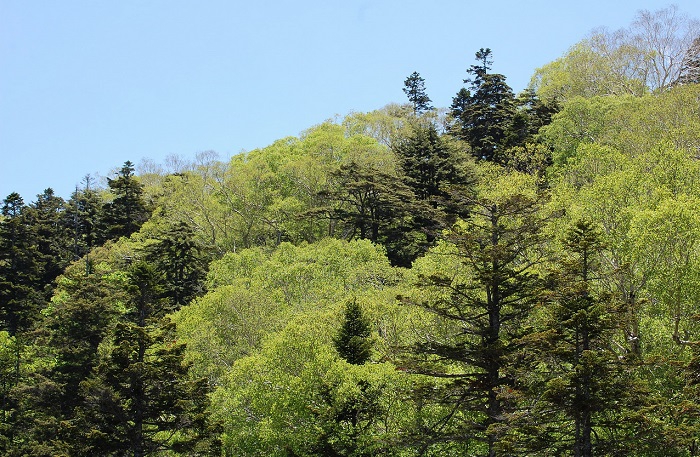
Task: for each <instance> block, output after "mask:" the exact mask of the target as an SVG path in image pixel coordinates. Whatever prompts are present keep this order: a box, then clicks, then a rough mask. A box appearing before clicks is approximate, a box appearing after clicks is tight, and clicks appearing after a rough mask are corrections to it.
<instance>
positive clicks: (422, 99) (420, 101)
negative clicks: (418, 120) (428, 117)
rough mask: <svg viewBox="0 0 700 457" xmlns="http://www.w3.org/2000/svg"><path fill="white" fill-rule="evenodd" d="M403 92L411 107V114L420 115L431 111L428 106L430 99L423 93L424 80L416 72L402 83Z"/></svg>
mask: <svg viewBox="0 0 700 457" xmlns="http://www.w3.org/2000/svg"><path fill="white" fill-rule="evenodd" d="M403 85H404V88H403V92H404V93H405V94H406V96H407V97H408V101H409V102H411V105H413V114H420V113H422V112H424V111H430V110H431V109H433V107H432V106H430V102H431V100H430V98H429V97H428V95H427V94H426V93H425V80H424V79H423V78H421V76H420V75H419V74H418V72H416V71H414V72H413V73H411V75H410V76H409V77H408V78H406V80H405V81H404V82H403Z"/></svg>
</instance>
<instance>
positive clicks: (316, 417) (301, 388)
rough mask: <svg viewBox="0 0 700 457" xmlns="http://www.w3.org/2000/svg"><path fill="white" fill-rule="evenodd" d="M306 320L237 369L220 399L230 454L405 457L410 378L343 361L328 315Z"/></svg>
mask: <svg viewBox="0 0 700 457" xmlns="http://www.w3.org/2000/svg"><path fill="white" fill-rule="evenodd" d="M310 317H311V316H308V315H307V316H303V317H300V318H298V319H295V321H293V322H290V324H289V325H288V326H287V327H286V328H285V329H284V330H283V331H282V332H280V333H278V334H276V335H275V336H274V337H273V338H271V339H269V340H268V341H267V342H266V344H265V345H264V347H263V348H262V351H261V352H260V353H259V354H257V355H254V356H250V357H247V358H244V359H241V360H239V361H237V362H236V363H235V364H234V366H233V367H232V369H231V370H230V371H229V374H228V376H227V377H226V379H224V380H223V381H222V387H221V388H220V389H218V390H217V392H216V393H215V394H214V399H213V401H214V410H215V411H217V416H219V417H221V419H222V420H223V421H224V435H223V444H224V451H225V452H226V453H228V454H230V455H247V456H280V457H281V456H288V455H298V456H309V457H310V456H315V455H324V456H358V457H359V456H377V455H386V456H395V455H402V454H401V452H400V449H401V447H400V443H399V442H398V431H399V430H400V429H401V425H402V423H403V422H404V421H405V420H406V419H407V418H409V417H410V409H409V408H408V405H405V404H404V403H403V402H401V401H400V395H401V391H402V390H403V388H404V381H405V380H404V376H403V374H402V373H400V372H396V371H395V369H394V367H393V366H391V365H389V364H385V363H384V364H365V365H351V364H348V363H347V362H345V361H343V360H339V359H338V358H337V356H336V355H335V351H334V350H333V348H332V346H331V342H330V341H329V338H328V330H329V327H328V322H327V318H328V315H326V314H320V313H316V314H315V315H314V316H313V318H310Z"/></svg>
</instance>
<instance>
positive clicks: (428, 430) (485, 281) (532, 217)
mask: <svg viewBox="0 0 700 457" xmlns="http://www.w3.org/2000/svg"><path fill="white" fill-rule="evenodd" d="M465 200H467V201H469V204H470V217H469V218H468V219H467V220H466V221H463V222H460V223H458V224H456V225H455V227H454V228H453V229H452V230H451V231H450V232H449V233H447V234H446V235H445V237H446V239H447V241H449V242H450V243H451V245H452V246H454V251H452V254H448V255H451V256H454V257H452V258H453V259H454V261H455V268H456V271H455V270H452V271H449V272H444V273H442V274H432V275H430V276H427V277H422V278H421V280H420V282H419V286H420V287H421V288H423V289H426V290H428V291H433V292H435V293H434V294H429V295H430V296H433V297H435V298H433V299H419V300H414V299H410V298H406V297H404V298H403V299H402V301H403V302H405V303H407V304H413V305H416V306H420V307H422V308H424V309H426V310H427V311H429V312H430V313H432V314H433V315H435V316H437V319H438V322H439V323H436V327H440V328H444V329H446V330H444V331H445V332H447V333H446V334H440V335H437V336H432V335H427V336H426V337H425V338H423V339H421V340H418V341H417V342H416V343H415V344H414V345H413V346H411V347H409V348H407V352H406V359H405V360H403V361H402V363H403V364H404V366H405V367H406V370H408V371H411V372H414V373H419V374H423V375H427V376H429V377H434V378H435V379H442V380H443V382H442V383H441V384H439V387H437V386H432V387H430V388H428V389H425V390H421V389H417V390H416V396H417V399H416V401H417V402H418V403H419V404H420V405H423V406H422V407H429V406H430V407H431V409H433V410H434V411H438V410H439V408H443V409H442V411H443V414H441V415H439V416H438V417H436V418H435V419H434V420H433V421H432V424H419V429H418V430H416V435H415V436H414V437H413V438H414V439H415V440H416V441H417V442H418V443H421V446H422V448H424V449H427V448H429V447H430V446H433V445H435V444H439V443H442V444H444V443H450V445H453V446H455V447H456V448H458V449H460V451H459V452H466V451H467V450H469V451H470V453H474V452H475V451H474V450H475V449H481V451H476V452H477V453H482V454H483V455H488V456H491V457H493V456H495V455H497V454H498V449H499V447H498V446H499V442H500V439H501V437H502V430H501V427H502V425H503V422H504V419H505V417H506V414H507V412H508V411H510V410H511V409H512V408H513V407H514V406H515V405H513V404H512V403H513V402H512V401H511V399H509V398H508V396H507V395H503V394H504V393H507V392H509V391H510V390H511V389H512V388H513V386H514V384H515V380H514V379H513V377H512V376H511V374H510V371H509V370H508V369H506V368H507V367H508V364H509V361H511V360H513V359H517V354H518V353H519V351H521V350H522V347H521V346H520V344H519V340H520V339H521V338H523V337H524V336H525V335H526V334H527V333H528V328H527V327H526V326H524V325H523V324H524V322H525V320H526V318H527V317H528V316H529V313H530V312H531V311H532V309H533V307H534V306H535V304H536V303H537V302H538V300H539V295H540V291H541V280H540V279H539V278H538V276H537V275H535V274H534V273H533V271H532V269H531V267H532V266H533V265H536V264H538V263H539V262H541V261H542V256H541V253H540V250H541V246H542V236H541V232H540V230H541V227H542V225H543V219H542V216H540V215H539V209H540V208H541V205H542V204H543V202H544V199H543V197H542V196H528V195H525V194H523V193H520V192H519V191H515V190H514V191H512V193H509V194H508V195H504V196H499V197H495V198H492V197H488V196H480V195H478V194H477V195H476V196H475V197H465ZM436 408H437V409H436Z"/></svg>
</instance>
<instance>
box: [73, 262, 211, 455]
mask: <svg viewBox="0 0 700 457" xmlns="http://www.w3.org/2000/svg"><path fill="white" fill-rule="evenodd" d="M129 277H130V281H131V284H132V286H131V290H130V293H131V297H132V298H131V303H130V304H131V309H130V310H129V311H128V313H127V314H126V316H125V317H126V319H125V320H123V321H121V322H118V323H117V325H116V328H115V330H114V332H113V334H112V336H111V337H110V342H111V344H110V348H109V351H108V353H107V354H106V355H105V357H104V358H103V359H102V360H101V362H100V363H99V364H98V365H97V366H96V368H95V370H94V372H93V374H92V376H91V377H90V378H89V379H87V380H86V381H84V382H83V383H82V384H81V392H82V395H83V397H84V399H85V400H84V401H85V403H84V406H82V407H81V408H79V415H78V418H77V420H78V423H79V424H83V425H82V429H83V433H82V437H81V439H80V441H81V443H82V444H81V446H82V450H81V451H80V452H79V453H78V454H77V455H86V456H87V455H133V456H148V455H158V454H160V453H162V452H165V451H170V452H172V453H175V454H176V455H192V456H196V455H218V454H217V448H218V439H217V438H216V437H215V436H214V433H215V429H214V428H212V427H211V426H210V424H209V422H208V420H207V417H206V408H207V406H208V396H207V394H208V391H209V387H208V383H207V381H206V380H205V379H191V378H190V377H189V368H190V365H189V364H188V363H186V362H185V360H184V351H185V345H184V344H182V343H179V342H178V341H177V338H176V335H175V325H174V324H173V323H171V322H170V321H169V319H168V318H167V317H165V313H166V312H167V307H164V306H162V305H163V303H162V299H160V298H158V297H160V296H161V295H162V291H161V290H160V285H159V284H158V274H157V273H156V271H155V268H154V267H153V266H152V265H149V264H146V263H144V262H137V263H135V264H134V265H132V266H131V267H130V268H129Z"/></svg>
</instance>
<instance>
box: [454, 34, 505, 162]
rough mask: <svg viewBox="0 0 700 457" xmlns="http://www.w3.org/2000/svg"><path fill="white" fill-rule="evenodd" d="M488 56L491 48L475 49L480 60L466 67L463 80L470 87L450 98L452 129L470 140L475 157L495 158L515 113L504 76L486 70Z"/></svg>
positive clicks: (488, 66)
mask: <svg viewBox="0 0 700 457" xmlns="http://www.w3.org/2000/svg"><path fill="white" fill-rule="evenodd" d="M490 57H491V50H490V49H488V48H486V49H483V48H482V49H480V50H479V51H478V52H477V53H476V59H477V60H478V61H479V62H480V64H479V65H472V66H471V67H470V68H469V70H467V73H469V74H470V75H471V77H470V78H467V79H465V80H464V82H465V83H469V84H470V89H471V91H469V90H466V89H464V88H462V89H461V90H460V91H459V92H458V93H457V95H456V96H455V97H454V99H453V100H452V105H451V114H452V118H453V120H454V124H453V125H452V128H451V131H452V134H453V135H455V136H456V137H457V138H460V139H462V140H464V141H466V142H467V143H469V145H470V146H471V151H472V154H473V155H474V156H475V157H476V158H477V159H478V160H488V161H498V154H499V153H500V151H501V150H502V149H503V147H504V143H505V141H506V138H507V132H508V129H509V128H510V125H511V123H512V120H513V116H514V114H515V96H514V95H513V91H512V89H511V88H510V86H508V84H506V78H505V76H503V75H501V74H497V73H489V70H490V69H491V64H492V61H491V60H489V59H490Z"/></svg>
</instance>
